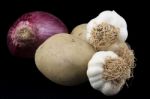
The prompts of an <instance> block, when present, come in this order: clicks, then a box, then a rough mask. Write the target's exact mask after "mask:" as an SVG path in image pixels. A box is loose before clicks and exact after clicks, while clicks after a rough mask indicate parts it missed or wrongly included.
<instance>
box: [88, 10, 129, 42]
mask: <svg viewBox="0 0 150 99" xmlns="http://www.w3.org/2000/svg"><path fill="white" fill-rule="evenodd" d="M103 22H104V23H107V24H110V25H112V26H114V27H116V28H118V29H119V40H121V41H125V40H126V39H127V37H128V31H127V23H126V21H125V19H124V18H123V17H121V16H120V15H119V14H117V13H116V12H115V11H103V12H101V13H100V14H99V15H98V16H97V17H96V18H94V19H92V20H90V21H89V23H88V24H87V34H86V38H87V40H89V39H90V37H91V32H92V30H93V28H95V27H96V26H98V25H100V24H101V23H103Z"/></svg>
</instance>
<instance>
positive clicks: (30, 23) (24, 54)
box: [7, 11, 68, 58]
mask: <svg viewBox="0 0 150 99" xmlns="http://www.w3.org/2000/svg"><path fill="white" fill-rule="evenodd" d="M57 33H68V30H67V27H66V26H65V24H64V23H63V22H62V21H61V20H60V19H58V18H57V17H56V16H54V15H52V14H50V13H47V12H42V11H35V12H29V13H26V14H24V15H22V16H21V17H20V18H19V19H18V20H17V21H16V22H15V23H14V24H13V25H12V27H11V28H10V29H9V31H8V35H7V44H8V48H9V50H10V52H11V54H12V55H14V56H17V57H21V58H33V57H34V54H35V51H36V49H37V48H38V47H39V45H40V44H42V43H43V42H44V41H45V40H46V39H47V38H49V37H51V36H52V35H55V34H57Z"/></svg>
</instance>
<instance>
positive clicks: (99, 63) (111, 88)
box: [87, 51, 125, 95]
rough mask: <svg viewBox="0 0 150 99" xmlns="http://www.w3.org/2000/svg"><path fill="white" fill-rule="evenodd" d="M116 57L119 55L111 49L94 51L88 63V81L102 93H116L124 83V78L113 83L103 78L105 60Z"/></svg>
mask: <svg viewBox="0 0 150 99" xmlns="http://www.w3.org/2000/svg"><path fill="white" fill-rule="evenodd" d="M118 58H119V56H118V55H117V54H115V53H114V52H112V51H100V52H96V53H95V54H94V55H93V57H92V58H91V60H90V61H89V63H88V69H87V76H88V79H89V82H90V84H91V86H92V87H93V88H94V89H96V90H99V91H100V92H102V93H103V94H104V95H115V94H117V93H118V92H119V91H120V90H121V88H122V87H123V85H124V84H125V80H124V79H121V80H119V82H117V83H114V82H113V81H111V80H107V79H105V78H104V65H105V64H106V60H107V59H118Z"/></svg>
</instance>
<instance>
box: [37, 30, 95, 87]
mask: <svg viewBox="0 0 150 99" xmlns="http://www.w3.org/2000/svg"><path fill="white" fill-rule="evenodd" d="M94 53H95V51H94V49H93V48H92V47H91V45H89V44H88V43H86V42H85V41H83V40H80V39H79V38H76V37H74V36H72V35H70V34H66V33H60V34H56V35H54V36H52V37H50V38H48V39H47V40H46V41H45V42H44V43H43V44H42V45H41V46H40V47H39V48H38V49H37V50H36V53H35V63H36V66H37V68H38V69H39V71H41V73H43V74H44V75H45V76H46V77H47V78H48V79H50V80H52V81H53V82H55V83H58V84H61V85H66V86H73V85H78V84H80V83H82V82H85V81H86V80H87V76H86V70H87V64H88V62H89V60H90V59H91V57H92V55H93V54H94Z"/></svg>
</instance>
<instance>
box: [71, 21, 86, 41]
mask: <svg viewBox="0 0 150 99" xmlns="http://www.w3.org/2000/svg"><path fill="white" fill-rule="evenodd" d="M86 26H87V24H86V23H84V24H80V25H78V26H76V27H75V28H74V29H73V30H72V32H71V35H73V36H75V37H77V38H80V39H82V40H85V41H86V36H85V33H86Z"/></svg>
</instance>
